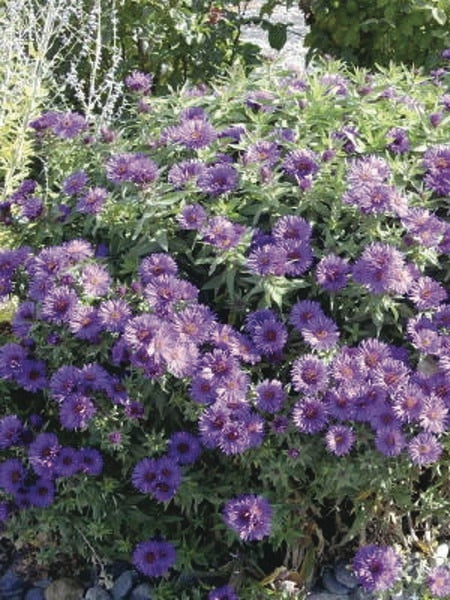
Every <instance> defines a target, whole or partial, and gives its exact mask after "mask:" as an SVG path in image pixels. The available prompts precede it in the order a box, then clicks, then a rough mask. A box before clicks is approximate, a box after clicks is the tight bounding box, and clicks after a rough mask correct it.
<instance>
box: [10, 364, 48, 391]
mask: <svg viewBox="0 0 450 600" xmlns="http://www.w3.org/2000/svg"><path fill="white" fill-rule="evenodd" d="M16 381H17V383H18V384H19V385H20V386H21V387H23V389H24V390H27V392H38V391H39V390H42V389H44V388H45V387H46V386H47V385H48V381H47V369H46V365H45V362H44V361H43V360H33V359H26V360H24V361H23V363H22V368H21V370H20V371H19V372H18V373H17V374H16Z"/></svg>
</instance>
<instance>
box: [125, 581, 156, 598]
mask: <svg viewBox="0 0 450 600" xmlns="http://www.w3.org/2000/svg"><path fill="white" fill-rule="evenodd" d="M130 600H152V588H151V587H150V585H149V584H148V583H140V584H139V585H137V586H136V587H135V588H134V590H133V591H132V592H131V594H130Z"/></svg>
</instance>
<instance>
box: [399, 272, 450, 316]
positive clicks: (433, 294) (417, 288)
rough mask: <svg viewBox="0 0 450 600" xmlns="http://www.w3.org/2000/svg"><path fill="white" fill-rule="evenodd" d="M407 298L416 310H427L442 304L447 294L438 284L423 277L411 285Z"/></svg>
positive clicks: (429, 278)
mask: <svg viewBox="0 0 450 600" xmlns="http://www.w3.org/2000/svg"><path fill="white" fill-rule="evenodd" d="M408 296H409V298H410V300H411V301H412V302H413V303H414V304H415V306H416V308H417V309H418V310H428V309H430V308H436V307H437V306H439V305H440V304H441V303H442V302H444V300H446V299H447V292H446V290H445V288H444V287H443V286H442V285H441V284H440V283H439V282H437V281H435V280H434V279H432V278H431V277H427V276H425V277H419V279H417V280H416V281H414V282H413V283H412V285H411V287H410V288H409V292H408Z"/></svg>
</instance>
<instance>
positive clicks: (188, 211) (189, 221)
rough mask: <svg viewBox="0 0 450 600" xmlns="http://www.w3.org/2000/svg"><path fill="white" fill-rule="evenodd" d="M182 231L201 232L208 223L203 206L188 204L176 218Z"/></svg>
mask: <svg viewBox="0 0 450 600" xmlns="http://www.w3.org/2000/svg"><path fill="white" fill-rule="evenodd" d="M176 219H177V221H178V225H179V227H180V229H185V230H194V231H196V230H199V229H201V227H202V226H203V225H204V224H205V222H206V212H205V209H204V208H203V206H201V204H187V205H186V206H185V207H184V208H182V209H181V212H180V213H179V214H178V215H177V216H176Z"/></svg>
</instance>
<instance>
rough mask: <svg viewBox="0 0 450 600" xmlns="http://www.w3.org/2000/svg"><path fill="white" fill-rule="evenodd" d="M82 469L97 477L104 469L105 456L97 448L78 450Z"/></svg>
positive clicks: (83, 471) (87, 473)
mask: <svg viewBox="0 0 450 600" xmlns="http://www.w3.org/2000/svg"><path fill="white" fill-rule="evenodd" d="M78 455H79V459H80V471H81V472H82V473H85V474H86V475H92V476H93V477H96V476H97V475H100V473H101V472H102V471H103V457H102V455H101V453H100V452H99V451H98V450H97V449H96V448H86V447H85V448H81V449H80V450H79V451H78Z"/></svg>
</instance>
